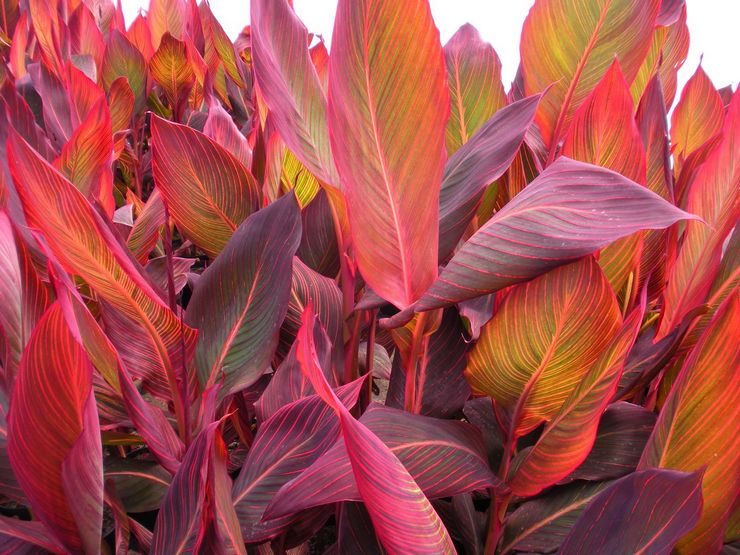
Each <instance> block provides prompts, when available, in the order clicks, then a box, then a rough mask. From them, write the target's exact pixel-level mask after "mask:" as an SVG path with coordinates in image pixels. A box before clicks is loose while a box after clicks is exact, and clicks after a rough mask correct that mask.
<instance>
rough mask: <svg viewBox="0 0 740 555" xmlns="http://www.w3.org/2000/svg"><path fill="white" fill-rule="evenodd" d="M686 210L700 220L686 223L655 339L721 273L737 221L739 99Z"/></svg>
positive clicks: (733, 103) (739, 193) (739, 95)
mask: <svg viewBox="0 0 740 555" xmlns="http://www.w3.org/2000/svg"><path fill="white" fill-rule="evenodd" d="M687 207H688V210H689V211H690V212H692V213H694V214H697V215H698V216H701V218H702V219H703V220H704V222H689V223H688V224H687V226H686V231H685V233H684V238H683V243H682V246H681V250H680V252H679V254H678V259H677V260H676V262H675V264H674V266H673V269H672V272H671V274H670V276H669V278H668V285H667V286H666V289H665V292H664V313H663V315H662V320H661V325H660V328H659V332H658V337H659V338H660V337H663V336H664V335H666V334H668V333H670V331H671V330H672V329H673V328H674V327H675V326H676V325H678V323H679V322H680V321H681V320H682V319H683V318H684V316H686V314H688V313H689V312H690V311H691V310H692V309H694V308H695V307H697V306H698V305H700V304H701V303H702V302H703V301H704V300H705V298H706V296H707V294H708V293H709V291H710V289H711V287H712V283H713V281H714V279H715V278H716V276H717V274H718V272H719V269H720V257H721V255H722V245H723V243H724V241H725V239H726V238H727V236H728V235H729V234H730V232H731V231H732V228H733V227H735V225H736V223H737V220H738V217H740V93H738V92H737V91H736V92H735V94H734V95H733V97H732V101H731V103H730V106H729V107H728V109H727V114H726V115H725V122H724V126H723V129H722V138H721V139H720V141H719V142H718V143H717V144H716V145H715V146H714V147H713V149H712V150H711V153H710V154H709V155H708V157H707V159H706V161H705V162H704V164H703V165H702V166H700V168H699V169H698V170H697V175H696V178H695V179H694V182H693V184H692V185H691V189H690V191H689V198H688V202H687Z"/></svg>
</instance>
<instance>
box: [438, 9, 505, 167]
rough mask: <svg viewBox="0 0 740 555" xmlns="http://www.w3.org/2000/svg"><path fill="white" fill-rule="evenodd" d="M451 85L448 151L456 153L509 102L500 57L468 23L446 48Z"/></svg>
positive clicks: (448, 78) (448, 77)
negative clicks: (503, 82)
mask: <svg viewBox="0 0 740 555" xmlns="http://www.w3.org/2000/svg"><path fill="white" fill-rule="evenodd" d="M444 55H445V62H446V64H447V81H448V83H449V85H450V119H449V121H448V122H447V133H446V143H447V152H448V153H449V154H453V153H454V152H455V151H456V150H457V149H458V148H460V147H461V146H462V145H464V144H465V143H466V142H468V140H469V139H470V137H472V136H473V134H474V133H475V132H476V131H477V130H478V129H479V128H480V127H481V126H482V125H483V123H484V122H486V121H487V120H488V119H489V118H490V117H491V116H492V115H493V114H494V112H496V110H498V109H500V108H501V107H502V106H504V105H506V95H505V94H504V86H503V85H502V84H501V60H499V57H498V54H496V51H495V50H494V49H493V47H492V46H491V45H490V44H488V43H487V42H485V41H484V40H483V39H481V37H480V34H479V33H478V30H477V29H476V28H475V27H473V26H472V25H470V24H469V23H466V24H465V25H463V26H462V27H460V28H459V29H458V30H457V32H456V33H455V34H454V35H452V38H451V39H450V40H449V42H447V44H445V47H444Z"/></svg>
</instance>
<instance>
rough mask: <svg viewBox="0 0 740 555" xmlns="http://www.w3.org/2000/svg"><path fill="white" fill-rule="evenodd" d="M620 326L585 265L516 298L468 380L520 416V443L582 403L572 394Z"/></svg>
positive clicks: (544, 279) (596, 276)
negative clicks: (566, 406) (568, 404)
mask: <svg viewBox="0 0 740 555" xmlns="http://www.w3.org/2000/svg"><path fill="white" fill-rule="evenodd" d="M621 320H622V319H621V316H620V314H619V307H618V306H617V301H616V298H615V297H614V293H613V292H612V290H611V288H610V287H609V283H608V282H607V281H606V278H605V277H604V274H603V272H602V271H601V269H600V268H599V266H598V264H597V263H596V261H595V260H594V259H593V258H591V257H587V258H584V259H583V260H581V261H579V262H575V263H573V264H570V265H568V266H563V267H561V268H558V269H555V270H553V271H551V272H548V273H547V274H545V275H543V276H541V277H539V278H537V279H535V280H532V281H530V282H529V283H525V284H523V285H520V286H518V287H517V288H516V289H514V290H512V292H511V293H510V294H509V295H508V296H507V297H506V299H505V300H504V302H503V304H502V306H501V309H500V310H499V311H498V312H497V313H496V315H495V316H494V317H493V318H492V319H491V321H490V322H488V324H486V325H485V326H484V327H483V330H482V332H481V336H480V339H479V340H478V342H477V343H476V344H475V346H474V347H473V350H472V351H471V353H470V357H469V359H468V367H467V369H466V370H465V373H466V376H467V378H468V381H469V382H470V386H471V388H472V389H473V392H474V393H478V394H483V395H490V396H491V397H493V399H494V400H495V401H496V403H497V405H499V406H500V407H501V408H503V409H505V410H507V411H509V412H514V411H516V410H518V412H519V414H516V415H514V417H515V418H516V419H517V422H514V423H513V424H512V429H515V430H516V433H517V434H518V435H522V434H524V433H527V432H528V431H531V430H533V429H534V428H536V427H537V426H539V424H540V423H541V422H542V421H543V420H545V421H548V422H554V420H553V419H554V418H555V417H556V416H557V415H558V413H559V412H560V410H561V407H563V403H564V402H565V401H566V400H567V399H568V398H569V397H571V395H573V399H574V400H578V398H579V397H578V396H577V395H576V394H575V393H574V391H575V390H576V388H577V387H578V386H579V384H581V382H583V381H584V380H585V379H586V376H587V374H588V369H589V368H590V367H591V366H592V365H593V364H594V363H595V362H596V361H597V360H598V359H599V357H600V355H601V353H602V352H604V350H605V349H606V348H607V347H608V346H609V344H610V342H611V340H612V338H613V336H614V335H615V333H616V332H617V330H618V329H619V327H620V325H621ZM607 361H608V359H607ZM608 370H611V368H606V369H603V371H608ZM597 375H598V374H597ZM587 392H589V389H588V388H586V389H585V390H584V393H587ZM597 404H598V401H597ZM518 405H519V408H518V409H517V408H515V407H517V406H518ZM566 413H567V411H566ZM579 462H580V461H579ZM571 470H572V469H571ZM566 474H567V472H566ZM564 476H565V474H563V476H560V477H564ZM557 479H559V478H557ZM557 479H556V481H557Z"/></svg>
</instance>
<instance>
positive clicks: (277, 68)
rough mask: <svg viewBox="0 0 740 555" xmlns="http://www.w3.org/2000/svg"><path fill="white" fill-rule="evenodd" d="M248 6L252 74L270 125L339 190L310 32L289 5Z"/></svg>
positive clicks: (258, 2) (277, 0) (280, 1)
mask: <svg viewBox="0 0 740 555" xmlns="http://www.w3.org/2000/svg"><path fill="white" fill-rule="evenodd" d="M250 6H251V22H252V26H251V31H252V56H253V63H254V73H255V77H256V80H257V85H258V87H259V91H260V95H261V98H262V99H263V101H264V102H265V104H266V105H267V107H268V109H269V110H270V115H271V118H272V121H273V122H274V124H275V126H276V128H277V131H278V132H279V133H280V136H281V137H282V139H283V140H284V141H285V144H287V145H288V148H289V149H290V150H291V151H292V152H293V154H295V155H296V157H297V158H298V159H299V160H300V161H301V162H302V163H303V164H304V165H305V166H306V167H307V168H308V169H309V170H311V172H312V173H313V174H315V175H316V176H317V177H320V178H321V179H322V180H324V181H326V182H327V183H330V184H332V185H339V180H338V178H337V177H336V170H335V169H334V162H333V161H332V156H331V149H330V148H329V129H328V127H327V115H326V96H325V94H324V91H323V89H322V88H321V82H320V81H319V76H318V74H317V72H316V68H315V67H314V65H313V62H312V61H311V55H310V54H309V51H308V45H309V41H308V32H307V31H306V28H305V27H304V26H303V23H302V22H301V21H300V20H299V19H298V17H297V16H296V14H295V12H294V11H293V8H292V3H290V2H288V0H254V1H253V2H251V3H250ZM334 40H335V41H336V37H335V39H334ZM335 44H336V42H335Z"/></svg>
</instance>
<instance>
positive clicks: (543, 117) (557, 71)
mask: <svg viewBox="0 0 740 555" xmlns="http://www.w3.org/2000/svg"><path fill="white" fill-rule="evenodd" d="M660 3H661V2H660V0H596V1H594V0H537V2H535V4H534V6H533V7H532V9H531V10H530V12H529V15H528V16H527V19H526V20H525V22H524V28H523V29H522V37H521V43H520V47H519V48H520V52H521V57H522V71H523V77H524V93H525V94H527V95H531V94H534V93H538V92H542V91H544V90H545V88H547V87H549V86H550V85H552V88H551V89H550V90H549V91H548V93H547V95H545V96H544V97H543V99H542V103H541V104H540V107H539V110H538V112H537V123H538V124H539V127H540V130H541V131H542V137H543V139H544V141H545V146H546V147H548V148H549V149H550V152H551V156H552V154H553V153H554V150H555V147H556V146H557V144H558V142H559V141H560V139H561V137H562V136H563V134H564V133H565V132H566V131H567V130H568V127H569V126H570V121H571V118H572V117H573V114H574V113H575V111H576V110H577V109H578V107H579V106H580V105H581V104H582V103H583V101H584V100H585V99H586V97H587V96H588V94H589V93H590V92H591V91H592V90H593V88H594V87H595V86H596V84H597V83H598V82H599V81H600V80H601V78H602V77H603V76H604V74H605V73H606V71H607V69H608V68H609V66H610V65H611V64H612V62H613V60H614V58H615V56H616V57H617V58H618V59H619V64H620V65H621V67H622V71H623V73H624V76H625V79H626V80H627V83H631V82H632V80H633V79H634V78H635V76H636V75H637V72H638V70H639V69H640V66H641V65H642V62H643V60H644V58H645V56H646V55H647V53H648V49H649V48H650V38H651V36H652V34H653V28H654V26H655V21H656V17H657V15H658V9H659V8H660Z"/></svg>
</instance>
